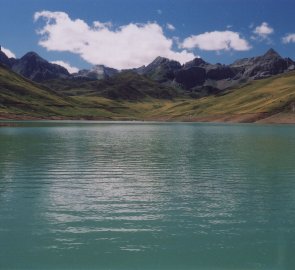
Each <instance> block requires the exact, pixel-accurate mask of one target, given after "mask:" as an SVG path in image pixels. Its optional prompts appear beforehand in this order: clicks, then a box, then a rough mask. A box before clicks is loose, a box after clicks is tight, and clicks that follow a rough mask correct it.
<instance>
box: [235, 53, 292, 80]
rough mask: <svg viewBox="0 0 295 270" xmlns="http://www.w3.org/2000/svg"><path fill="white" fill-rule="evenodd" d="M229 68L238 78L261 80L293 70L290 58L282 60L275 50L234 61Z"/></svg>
mask: <svg viewBox="0 0 295 270" xmlns="http://www.w3.org/2000/svg"><path fill="white" fill-rule="evenodd" d="M230 67H231V68H232V69H233V70H234V71H235V72H236V75H238V77H243V78H253V79H263V78H266V77H269V76H272V75H276V74H280V73H283V72H285V71H288V70H292V67H293V69H294V62H293V61H292V60H291V59H290V58H285V59H284V58H282V57H281V56H280V55H279V54H278V53H277V52H276V51H275V50H273V49H270V50H268V51H267V52H266V53H265V54H264V55H262V56H258V57H252V58H245V59H241V60H237V61H235V62H234V63H233V64H231V65H230Z"/></svg>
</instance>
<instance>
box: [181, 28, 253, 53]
mask: <svg viewBox="0 0 295 270" xmlns="http://www.w3.org/2000/svg"><path fill="white" fill-rule="evenodd" d="M181 47H182V48H186V49H193V48H199V49H201V50H206V51H220V50H226V51H228V50H235V51H247V50H250V49H251V46H250V45H249V43H248V41H247V40H245V39H243V38H241V37H240V34H239V33H237V32H232V31H213V32H206V33H203V34H200V35H193V36H190V37H188V38H186V39H185V40H184V41H183V43H182V44H181Z"/></svg>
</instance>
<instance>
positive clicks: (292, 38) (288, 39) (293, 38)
mask: <svg viewBox="0 0 295 270" xmlns="http://www.w3.org/2000/svg"><path fill="white" fill-rule="evenodd" d="M282 40H283V43H285V44H287V43H291V42H293V43H295V33H293V34H288V35H286V36H285V37H283V39H282Z"/></svg>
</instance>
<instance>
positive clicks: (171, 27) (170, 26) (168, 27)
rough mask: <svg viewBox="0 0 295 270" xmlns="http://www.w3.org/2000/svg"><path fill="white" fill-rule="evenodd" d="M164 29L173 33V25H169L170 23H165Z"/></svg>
mask: <svg viewBox="0 0 295 270" xmlns="http://www.w3.org/2000/svg"><path fill="white" fill-rule="evenodd" d="M166 27H167V29H168V30H171V31H174V30H175V27H174V25H173V24H171V23H167V24H166Z"/></svg>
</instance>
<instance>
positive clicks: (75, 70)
mask: <svg viewBox="0 0 295 270" xmlns="http://www.w3.org/2000/svg"><path fill="white" fill-rule="evenodd" d="M51 63H52V64H57V65H60V66H62V67H64V68H66V69H67V70H68V72H69V73H76V72H78V71H79V69H78V68H76V67H73V66H71V65H70V64H69V63H68V62H64V61H61V60H57V61H51Z"/></svg>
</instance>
